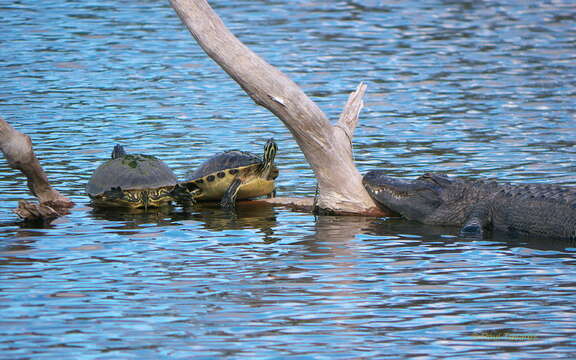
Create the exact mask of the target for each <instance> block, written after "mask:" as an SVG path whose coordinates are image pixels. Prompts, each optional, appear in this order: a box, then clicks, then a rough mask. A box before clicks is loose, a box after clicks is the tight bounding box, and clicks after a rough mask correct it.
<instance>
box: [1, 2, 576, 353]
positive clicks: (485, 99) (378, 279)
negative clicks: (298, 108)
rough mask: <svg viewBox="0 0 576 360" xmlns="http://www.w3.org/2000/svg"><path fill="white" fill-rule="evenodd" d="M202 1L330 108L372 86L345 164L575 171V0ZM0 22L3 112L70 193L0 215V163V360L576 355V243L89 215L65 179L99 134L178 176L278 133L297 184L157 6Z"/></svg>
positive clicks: (250, 109) (560, 178)
mask: <svg viewBox="0 0 576 360" xmlns="http://www.w3.org/2000/svg"><path fill="white" fill-rule="evenodd" d="M211 3H212V5H213V7H214V8H215V10H216V11H217V12H218V14H220V16H221V17H222V18H223V19H224V21H225V22H226V24H227V25H228V26H229V27H230V29H231V30H232V31H233V32H234V33H235V34H236V35H237V36H238V37H239V38H240V39H241V40H242V41H244V42H245V43H246V44H247V45H249V46H250V47H251V48H252V49H253V50H255V51H256V52H258V53H259V54H260V55H262V56H263V57H264V58H266V59H267V60H268V61H269V62H271V63H272V64H274V65H275V66H277V67H278V68H280V69H281V70H282V71H284V72H286V73H287V74H288V75H289V76H290V77H291V78H293V79H294V80H295V81H296V82H297V83H298V84H299V85H300V86H301V87H302V88H303V89H304V90H305V91H306V92H307V93H308V94H309V96H310V97H311V98H312V99H313V100H314V101H316V102H317V103H318V104H319V105H320V106H321V108H322V109H323V110H324V111H325V112H326V114H327V115H328V116H329V117H330V118H332V119H336V118H337V117H338V115H339V111H340V110H341V107H342V105H343V103H344V102H345V100H346V98H347V95H348V93H349V92H350V91H351V90H353V89H354V88H355V87H356V86H357V84H358V83H359V82H360V81H365V82H366V83H367V84H368V94H367V96H366V106H365V108H364V110H363V112H362V115H361V122H360V125H359V127H358V129H357V130H356V134H355V138H354V146H355V159H356V162H357V164H358V167H359V168H360V170H361V171H362V172H365V171H368V170H370V169H374V168H381V169H387V170H388V171H389V172H390V173H391V174H393V175H397V176H404V177H412V176H416V175H419V174H422V173H423V172H427V171H444V172H448V173H450V174H454V175H460V176H470V177H478V176H487V177H492V178H496V179H499V180H506V181H513V182H555V183H561V184H566V185H575V184H576V175H575V165H574V163H575V160H576V140H575V134H576V118H575V115H574V114H575V112H574V108H575V106H574V104H575V102H576V26H575V22H576V5H575V4H574V1H572V0H549V1H497V0H486V1H449V0H445V1H441V0H426V1H416V0H412V1H410V0H408V1H395V0H391V1H376V0H362V1H306V0H296V1H264V0H249V1H248V0H236V1H221V0H213V1H211ZM0 19H1V20H2V21H1V22H0V30H1V33H2V36H1V37H0V116H2V117H3V118H5V119H6V120H7V121H9V122H10V123H11V124H12V125H13V126H15V127H16V128H17V129H19V130H21V131H22V132H24V133H26V134H28V135H30V136H31V137H32V139H33V141H34V145H35V149H36V152H37V154H38V156H39V157H40V158H41V161H42V164H43V165H44V167H45V169H46V171H47V172H48V175H49V177H50V179H51V181H52V182H53V183H54V185H55V186H56V187H57V188H58V189H59V190H60V191H61V192H62V193H64V194H65V195H66V196H69V197H70V198H72V199H73V200H74V201H75V202H76V204H77V206H76V207H75V208H74V209H73V210H72V212H71V214H70V215H68V216H65V217H63V218H60V219H58V220H57V221H56V222H55V223H54V224H53V225H52V226H50V227H48V228H31V227H26V226H20V225H19V224H17V223H15V220H16V218H15V215H14V214H13V213H12V212H11V209H13V208H14V207H16V206H17V202H18V200H19V199H29V198H30V195H29V194H28V193H27V191H26V186H25V181H24V179H23V177H22V176H21V175H20V174H18V173H16V172H15V171H13V170H11V169H10V168H8V166H7V164H6V162H5V161H4V160H1V161H0V174H1V177H0V191H1V194H2V201H1V202H0V222H1V224H2V226H1V227H0V237H1V240H0V271H1V272H0V311H1V312H2V316H1V317H0V358H2V359H53V358H74V359H124V358H125V359H131V358H150V359H174V358H185V359H190V358H224V357H229V358H250V359H266V358H299V359H308V358H317V359H337V358H342V359H350V358H411V359H445V358H462V359H487V358H508V359H548V358H563V359H564V358H571V357H573V356H574V355H573V354H574V353H575V352H576V346H575V345H574V344H575V341H574V339H575V336H576V321H575V320H576V309H575V306H576V305H574V304H576V294H575V292H576V276H575V275H574V269H575V266H576V245H575V244H573V243H569V242H562V241H551V240H549V239H514V238H509V237H507V236H506V235H503V234H492V235H489V236H488V237H487V238H486V239H485V240H484V241H466V240H464V239H460V238H458V237H457V236H455V234H456V232H457V230H456V229H454V228H441V227H428V226H422V225H418V224H415V223H410V222H407V221H403V220H400V219H369V218H355V217H314V216H312V215H309V214H306V213H298V212H293V211H289V210H286V209H281V208H270V207H264V206H260V207H247V206H241V207H239V209H238V211H237V213H236V214H230V213H227V212H224V211H222V210H220V209H218V208H214V207H205V208H198V209H194V210H192V211H190V212H184V211H183V210H182V209H179V208H175V209H173V210H171V211H165V212H157V211H150V212H148V213H141V212H140V213H126V212H112V211H104V212H103V211H97V210H94V209H92V208H90V207H89V206H88V201H87V198H86V196H85V195H84V190H83V189H84V185H85V183H86V182H87V180H88V178H89V176H90V174H91V172H92V171H93V170H94V169H95V167H96V166H97V165H98V164H100V163H101V162H102V161H104V160H105V159H106V158H107V157H108V156H109V153H110V151H111V149H112V146H113V145H114V144H115V143H121V144H123V145H125V146H126V147H127V148H128V150H130V151H138V152H144V153H148V154H151V155H156V156H158V157H160V158H162V159H163V160H165V161H166V162H167V163H168V164H169V165H170V166H171V167H172V168H173V169H174V171H175V172H176V173H177V175H179V176H184V174H185V173H186V172H187V171H189V170H191V169H193V168H195V167H196V166H197V165H198V164H199V163H200V162H201V161H202V160H203V159H205V158H206V157H208V156H209V155H211V154H213V153H215V152H218V151H221V150H224V149H229V148H239V149H243V150H247V151H253V152H261V151H262V146H263V144H264V142H265V141H266V139H268V138H269V137H274V138H275V139H276V141H277V142H278V144H279V147H280V152H279V155H278V165H279V167H280V170H281V175H280V178H279V185H278V193H279V195H290V196H312V195H313V194H314V188H315V180H314V177H313V174H312V172H311V171H310V169H309V168H308V166H307V164H306V162H305V160H304V157H303V156H302V154H301V153H300V152H299V150H298V147H297V146H296V143H295V142H294V140H293V139H292V138H291V136H290V134H289V132H288V131H287V130H286V129H285V128H284V127H283V125H282V124H281V123H280V121H279V120H278V119H276V118H275V117H274V116H273V115H271V114H270V113H268V112H267V111H266V110H265V109H263V108H260V107H258V106H256V105H255V104H254V103H253V102H252V101H251V100H250V99H249V98H248V97H247V96H246V95H245V94H244V93H243V91H242V90H241V89H240V88H239V87H238V86H237V85H236V84H235V83H234V82H233V81H232V80H230V79H229V78H228V76H227V75H226V74H225V73H224V72H223V71H222V70H220V68H218V67H217V66H216V65H215V64H214V63H213V62H212V61H211V60H209V59H208V58H207V57H206V55H205V54H204V53H203V52H202V51H201V50H200V49H199V47H198V46H197V45H196V43H195V42H194V41H193V39H192V37H191V36H190V34H189V33H188V32H187V30H186V29H185V28H184V27H183V26H182V25H181V23H180V21H179V19H178V18H177V16H176V15H175V13H174V11H173V10H172V9H171V8H170V6H169V4H168V3H167V2H165V1H157V0H135V1H106V0H104V1H97V2H93V1H73V0H68V1H56V2H54V1H32V0H23V1H15V2H9V1H0ZM489 330H499V331H496V332H492V333H491V332H487V331H489ZM491 334H492V335H491Z"/></svg>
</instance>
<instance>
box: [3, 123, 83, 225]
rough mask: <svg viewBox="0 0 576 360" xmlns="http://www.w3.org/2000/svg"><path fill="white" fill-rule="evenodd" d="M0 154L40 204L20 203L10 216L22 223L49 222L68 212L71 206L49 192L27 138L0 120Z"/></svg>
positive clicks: (53, 190)
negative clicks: (19, 219)
mask: <svg viewBox="0 0 576 360" xmlns="http://www.w3.org/2000/svg"><path fill="white" fill-rule="evenodd" d="M0 150H1V151H2V153H3V154H4V157H5V158H6V160H7V161H8V165H9V166H10V167H11V168H13V169H16V170H20V171H21V172H22V173H23V174H24V175H25V176H26V178H27V180H28V188H29V189H30V192H31V193H32V195H34V196H36V198H38V201H39V202H40V204H33V203H30V202H26V201H21V202H20V204H19V205H18V208H17V209H15V210H14V212H15V213H16V214H17V215H18V216H20V217H21V218H22V219H24V220H39V219H44V220H48V221H49V220H52V219H55V218H56V217H58V216H61V215H63V214H65V213H67V212H68V209H69V208H71V207H72V206H74V203H73V202H72V201H70V200H69V199H68V198H67V197H65V196H63V195H61V194H60V193H59V192H58V190H56V189H54V188H52V186H51V185H50V183H49V181H48V177H47V176H46V174H45V173H44V170H43V169H42V166H41V165H40V162H39V161H38V159H37V158H36V155H34V150H33V147H32V140H30V137H29V136H27V135H25V134H23V133H21V132H19V131H18V130H16V129H14V128H13V127H12V126H11V125H10V124H8V122H6V121H5V120H4V119H2V118H0Z"/></svg>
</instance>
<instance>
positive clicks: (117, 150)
mask: <svg viewBox="0 0 576 360" xmlns="http://www.w3.org/2000/svg"><path fill="white" fill-rule="evenodd" d="M122 156H126V150H124V146H122V145H120V144H116V146H114V150H112V159H118V158H121V157H122Z"/></svg>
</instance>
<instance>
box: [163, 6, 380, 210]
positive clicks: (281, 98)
mask: <svg viewBox="0 0 576 360" xmlns="http://www.w3.org/2000/svg"><path fill="white" fill-rule="evenodd" d="M171 3H172V6H173V8H174V9H175V11H176V13H177V14H178V15H179V16H180V18H181V20H182V22H183V23H184V24H185V25H186V26H187V28H188V30H189V31H190V33H191V34H192V36H193V37H194V38H195V39H196V41H197V42H198V44H199V45H200V46H201V47H202V49H204V51H205V52H206V54H207V55H208V56H210V57H211V58H212V59H213V60H214V61H215V62H216V63H217V64H218V65H220V67H222V69H224V71H226V72H227V73H228V75H230V77H232V79H234V80H235V81H236V82H237V83H238V84H239V85H240V86H241V87H242V89H244V91H245V92H246V93H247V94H248V95H249V96H250V97H251V98H252V99H253V100H254V101H255V102H256V103H257V104H259V105H261V106H263V107H265V108H267V109H268V110H270V111H271V112H272V113H273V114H275V115H276V116H277V117H278V118H279V119H280V120H281V121H282V122H283V123H284V125H286V127H287V128H288V129H289V130H290V132H291V133H292V135H293V137H294V139H295V140H296V142H297V143H298V145H299V146H300V149H301V150H302V152H303V153H304V156H305V157H306V160H307V161H308V163H309V164H310V166H311V167H312V169H313V170H314V173H315V175H316V179H317V180H318V188H319V199H318V203H317V207H318V209H319V210H320V211H323V212H328V213H336V214H375V213H377V214H380V215H382V213H381V212H379V211H378V208H377V206H376V204H375V203H374V202H373V201H372V199H371V198H370V196H369V195H368V193H367V192H366V190H365V189H364V187H363V186H362V177H361V175H360V173H359V172H358V170H357V169H356V166H355V165H354V160H353V156H352V136H353V132H354V128H355V127H356V124H357V122H358V114H359V112H360V110H361V108H362V97H363V95H364V92H365V91H366V85H364V84H360V86H359V87H358V89H357V90H356V91H355V92H354V93H353V94H352V95H351V96H350V99H349V100H348V103H347V105H346V106H345V108H344V111H343V112H342V115H341V117H340V121H339V122H338V124H336V125H334V126H333V125H332V124H331V123H330V121H329V120H328V118H327V117H326V115H325V114H324V113H323V112H322V110H320V108H319V107H318V106H317V105H316V104H315V103H314V102H313V101H312V100H310V98H308V96H306V94H304V92H303V91H302V90H301V89H300V87H299V86H298V85H296V84H295V83H294V82H293V81H292V80H290V79H289V78H288V77H287V76H286V75H285V74H283V73H282V72H281V71H280V70H278V69H276V68H275V67H274V66H272V65H270V64H268V63H267V62H266V61H264V60H263V59H262V58H261V57H259V56H258V55H256V54H255V53H254V52H253V51H251V50H250V49H249V48H248V47H246V46H245V45H244V44H243V43H242V42H241V41H240V40H238V39H237V38H236V37H235V36H234V35H233V34H232V33H231V32H230V31H229V30H228V29H227V28H226V26H225V25H224V23H223V22H222V20H221V19H220V18H219V17H218V15H217V14H216V13H215V12H214V11H213V10H212V8H211V7H210V5H209V4H208V2H207V1H206V0H171ZM272 201H274V200H272Z"/></svg>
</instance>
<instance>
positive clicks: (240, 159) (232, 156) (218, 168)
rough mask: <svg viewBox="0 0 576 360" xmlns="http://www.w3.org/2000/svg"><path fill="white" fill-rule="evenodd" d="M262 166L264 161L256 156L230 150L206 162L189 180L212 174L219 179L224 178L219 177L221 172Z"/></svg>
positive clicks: (191, 173) (190, 175) (192, 173)
mask: <svg viewBox="0 0 576 360" xmlns="http://www.w3.org/2000/svg"><path fill="white" fill-rule="evenodd" d="M260 164H262V159H260V157H259V156H257V155H255V154H252V153H249V152H246V151H239V150H229V151H225V152H223V153H220V154H216V155H214V156H212V157H211V158H210V159H208V160H206V161H205V162H204V163H203V164H202V165H201V166H200V167H199V168H198V169H196V170H195V171H192V172H190V173H189V174H188V178H189V179H190V180H197V179H200V178H203V177H205V176H209V175H210V174H213V175H214V176H216V177H217V178H223V177H224V176H223V175H222V174H220V175H218V173H219V172H223V171H226V170H231V169H238V168H242V167H246V166H254V165H260Z"/></svg>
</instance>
